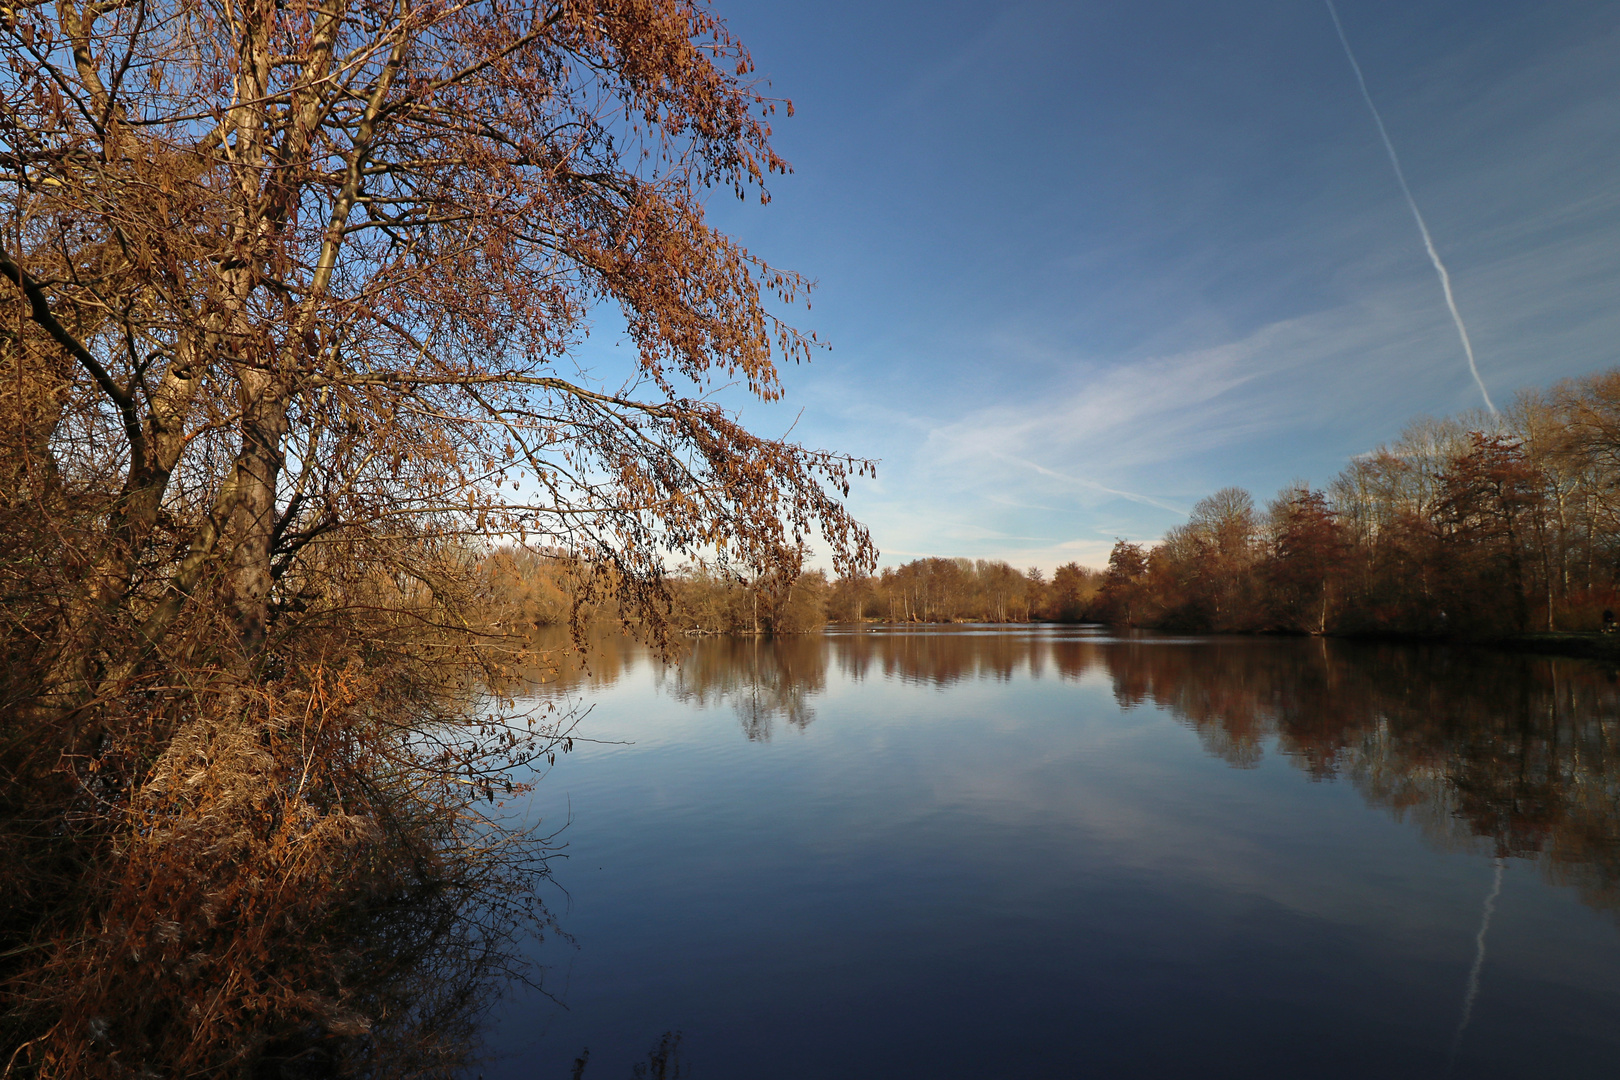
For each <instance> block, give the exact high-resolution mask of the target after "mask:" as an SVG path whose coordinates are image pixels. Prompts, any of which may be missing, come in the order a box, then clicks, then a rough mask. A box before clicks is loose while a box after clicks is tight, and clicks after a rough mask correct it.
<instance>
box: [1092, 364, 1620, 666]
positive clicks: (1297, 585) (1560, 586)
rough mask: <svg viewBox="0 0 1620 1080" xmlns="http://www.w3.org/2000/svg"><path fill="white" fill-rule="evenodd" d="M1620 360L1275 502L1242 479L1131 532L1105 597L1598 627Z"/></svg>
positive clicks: (1228, 611) (1335, 628) (1611, 511)
mask: <svg viewBox="0 0 1620 1080" xmlns="http://www.w3.org/2000/svg"><path fill="white" fill-rule="evenodd" d="M1617 581H1620V370H1617V371H1610V372H1607V373H1604V374H1600V375H1594V376H1590V377H1588V378H1585V379H1580V380H1576V381H1570V382H1565V383H1561V384H1559V385H1557V386H1555V387H1553V388H1552V389H1551V390H1547V391H1533V392H1527V393H1524V394H1521V395H1520V397H1519V399H1518V400H1517V401H1516V402H1515V403H1514V405H1513V407H1512V408H1510V409H1508V410H1506V411H1504V412H1503V413H1502V414H1501V415H1500V416H1485V415H1481V414H1472V415H1468V416H1464V417H1461V418H1453V419H1444V420H1433V419H1424V420H1419V421H1417V422H1415V423H1413V424H1412V425H1410V426H1409V427H1408V428H1407V429H1406V431H1405V432H1404V433H1403V434H1402V435H1401V437H1400V438H1399V439H1397V440H1396V441H1395V442H1394V443H1393V444H1392V445H1388V446H1381V447H1379V448H1378V449H1377V450H1375V451H1374V452H1372V453H1370V454H1365V455H1362V456H1359V457H1357V458H1356V459H1354V460H1353V461H1351V462H1350V463H1349V465H1347V466H1346V467H1345V469H1344V471H1343V472H1341V473H1340V474H1339V476H1338V477H1337V478H1336V479H1335V480H1334V481H1333V482H1332V483H1331V484H1330V485H1328V487H1327V489H1326V490H1325V491H1313V490H1311V489H1310V488H1308V487H1306V486H1304V485H1298V486H1295V487H1291V488H1289V489H1286V490H1284V491H1283V492H1281V493H1280V494H1279V495H1278V496H1277V497H1276V498H1275V499H1273V500H1272V501H1271V502H1270V503H1269V504H1268V505H1267V506H1266V508H1265V509H1264V510H1263V511H1257V510H1256V508H1255V505H1254V501H1253V499H1251V498H1250V496H1249V495H1248V493H1247V492H1245V491H1242V490H1240V489H1238V488H1227V489H1225V490H1222V491H1219V492H1216V493H1215V494H1214V495H1212V496H1210V497H1209V498H1207V499H1205V500H1203V501H1202V502H1200V503H1199V504H1198V505H1197V506H1195V507H1194V508H1193V511H1192V514H1191V517H1190V518H1189V520H1188V521H1187V523H1186V524H1185V525H1182V526H1179V527H1177V528H1175V529H1172V530H1170V532H1169V533H1167V534H1166V535H1165V538H1164V541H1163V542H1162V543H1160V544H1158V545H1156V546H1154V547H1152V548H1151V549H1148V548H1147V547H1145V546H1143V545H1140V544H1130V543H1125V542H1123V541H1121V542H1119V543H1117V544H1116V545H1115V546H1114V550H1113V552H1112V554H1111V555H1110V556H1109V560H1108V569H1107V572H1106V574H1105V575H1104V577H1103V581H1102V585H1101V589H1100V590H1099V592H1098V594H1097V597H1096V599H1095V602H1094V604H1093V605H1092V609H1091V612H1090V613H1091V614H1093V615H1094V616H1095V617H1097V618H1098V619H1100V620H1102V621H1106V622H1113V623H1117V624H1127V625H1138V626H1152V627H1158V628H1162V629H1171V630H1187V631H1241V630H1288V631H1310V632H1327V633H1415V634H1438V635H1463V636H1467V635H1495V634H1503V633H1517V632H1524V631H1530V630H1594V629H1598V628H1599V627H1600V626H1601V625H1602V623H1603V613H1604V611H1605V610H1608V609H1613V608H1614V607H1616V606H1620V594H1617V590H1616V586H1617Z"/></svg>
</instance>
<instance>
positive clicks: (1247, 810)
mask: <svg viewBox="0 0 1620 1080" xmlns="http://www.w3.org/2000/svg"><path fill="white" fill-rule="evenodd" d="M562 685H564V686H566V687H567V689H566V690H564V691H558V692H559V693H562V694H564V695H565V696H566V697H567V698H569V699H571V700H573V701H576V702H580V703H583V704H585V705H589V706H590V707H591V709H592V711H591V712H590V714H589V716H588V717H587V718H586V719H585V720H584V722H583V724H582V727H581V729H580V730H581V733H582V734H584V735H586V736H588V737H590V738H593V739H598V740H602V741H601V742H597V743H584V742H582V743H578V744H577V748H576V750H575V752H574V753H572V754H569V755H566V756H564V757H560V758H559V759H558V761H557V764H556V766H555V768H553V769H551V770H550V771H549V773H548V774H547V775H546V776H545V778H544V779H543V780H542V781H541V783H540V786H539V789H538V790H537V791H536V793H535V795H534V797H533V800H532V803H531V804H530V805H529V806H528V807H526V810H527V812H528V813H530V814H532V815H535V816H538V817H540V818H542V819H543V820H544V822H545V823H546V824H547V825H548V826H549V825H552V824H557V825H561V824H563V823H564V822H566V823H567V825H566V828H565V830H564V831H563V833H562V837H561V838H562V840H564V841H565V842H566V844H567V849H566V854H567V856H568V857H567V858H566V859H565V860H560V861H559V862H557V863H556V864H555V866H554V870H555V876H556V884H557V886H558V887H557V888H556V889H554V890H553V891H552V892H551V894H550V896H549V905H550V906H551V908H552V909H553V910H554V912H555V913H556V915H557V918H558V921H559V923H560V925H561V927H562V928H563V929H564V930H565V931H567V932H568V934H570V935H571V936H572V939H573V940H572V941H571V942H569V941H564V940H561V939H560V938H554V939H552V940H548V941H547V942H545V943H543V944H540V945H537V946H535V947H534V949H533V952H534V954H535V955H536V957H537V958H538V959H539V960H540V961H541V962H542V963H543V964H545V965H547V971H546V976H545V987H546V990H547V991H549V992H550V994H552V995H554V996H555V998H556V1000H555V1001H554V1000H552V999H551V998H548V997H546V996H543V995H540V994H536V993H530V992H523V993H517V994H513V995H511V996H509V997H508V998H507V999H506V1000H505V1001H503V1002H502V1004H501V1005H500V1007H499V1008H498V1010H497V1012H496V1014H495V1015H494V1017H493V1018H492V1022H491V1027H490V1033H489V1037H488V1038H489V1049H490V1052H491V1054H492V1055H494V1056H495V1060H493V1061H491V1062H490V1063H489V1064H488V1065H487V1066H486V1067H485V1068H484V1069H483V1070H482V1071H483V1075H484V1076H485V1077H486V1078H488V1080H516V1078H519V1077H523V1078H529V1077H542V1078H544V1077H557V1078H567V1077H569V1076H570V1075H571V1074H572V1071H573V1062H574V1059H575V1058H576V1057H577V1056H578V1055H579V1054H580V1052H581V1050H582V1049H583V1048H585V1047H589V1048H590V1061H589V1065H588V1067H587V1068H586V1070H585V1072H584V1077H585V1080H625V1078H628V1077H629V1076H630V1075H631V1070H632V1067H633V1064H634V1063H635V1062H636V1061H637V1060H641V1061H645V1060H646V1055H647V1051H648V1048H649V1047H651V1046H653V1045H654V1044H656V1043H657V1041H658V1039H659V1037H660V1035H661V1034H662V1033H663V1032H665V1031H671V1030H678V1031H680V1032H682V1033H683V1042H682V1045H681V1060H682V1063H683V1065H684V1067H685V1068H686V1069H688V1070H689V1073H687V1074H686V1075H690V1076H693V1077H697V1078H700V1080H728V1078H744V1077H746V1078H756V1077H761V1078H763V1077H773V1078H789V1077H818V1078H819V1077H899V1076H918V1077H924V1076H926V1077H930V1078H952V1077H964V1078H968V1077H972V1078H991V1077H1068V1076H1077V1077H1078V1076H1096V1077H1158V1076H1165V1077H1176V1076H1199V1077H1218V1076H1232V1077H1240V1076H1241V1077H1408V1076H1410V1077H1444V1076H1447V1075H1451V1076H1455V1077H1487V1076H1488V1077H1542V1076H1545V1077H1561V1078H1562V1077H1604V1078H1612V1077H1615V1076H1620V919H1617V911H1620V757H1617V756H1620V685H1617V682H1616V678H1615V675H1614V673H1613V672H1612V671H1608V670H1606V669H1604V668H1602V667H1599V666H1595V665H1591V664H1587V663H1584V662H1576V661H1552V660H1547V659H1540V658H1530V657H1518V656H1509V655H1503V654H1498V653H1492V652H1483V651H1478V652H1476V651H1468V650H1447V649H1434V648H1420V647H1412V646H1399V647H1397V646H1367V645H1353V644H1348V643H1342V642H1322V641H1313V640H1253V639H1185V638H1182V639H1175V638H1146V637H1137V638H1128V639H1121V638H1115V637H1109V636H1106V635H1104V634H1103V633H1102V632H1101V631H1096V630H1089V629H1085V628H1055V627H1027V628H1015V629H1010V630H1009V629H989V628H939V629H931V630H922V631H877V632H871V631H854V632H848V633H829V634H828V635H827V636H825V637H817V638H804V639H790V640H782V641H768V640H767V641H752V640H746V641H745V640H710V641H703V642H699V643H698V644H696V645H695V646H693V647H692V649H691V650H690V651H689V652H688V653H687V654H686V655H685V656H684V657H683V659H682V660H681V662H680V663H679V664H678V665H676V666H675V667H672V668H665V667H663V666H662V665H660V664H658V663H656V662H655V661H653V660H652V659H651V658H650V657H648V656H647V655H646V654H645V653H642V652H639V651H636V650H635V649H634V648H633V647H630V646H627V645H617V646H613V647H612V648H608V649H607V650H606V651H605V652H603V653H601V654H600V655H598V656H597V657H596V659H595V660H593V662H592V670H591V672H590V674H589V675H588V676H587V675H582V674H576V675H575V676H573V677H571V678H565V679H564V680H563V683H562Z"/></svg>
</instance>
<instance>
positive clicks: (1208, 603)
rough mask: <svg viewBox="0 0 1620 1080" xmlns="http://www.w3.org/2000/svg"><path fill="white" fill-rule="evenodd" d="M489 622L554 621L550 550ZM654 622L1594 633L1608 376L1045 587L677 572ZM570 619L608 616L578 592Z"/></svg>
mask: <svg viewBox="0 0 1620 1080" xmlns="http://www.w3.org/2000/svg"><path fill="white" fill-rule="evenodd" d="M488 566H489V567H490V573H491V582H492V584H494V586H495V588H494V590H493V592H494V595H495V597H496V598H497V603H496V607H497V608H498V609H499V611H500V612H502V613H503V614H502V615H500V616H498V617H499V618H504V619H510V620H514V621H516V622H518V623H526V624H531V625H560V624H564V623H567V622H568V621H569V618H570V612H571V611H572V610H574V604H575V599H576V598H577V597H580V596H582V595H585V594H582V593H581V592H580V591H579V590H580V589H581V588H582V586H581V584H580V583H581V582H582V581H585V580H586V576H585V575H582V574H581V572H580V568H579V567H578V566H577V565H575V564H573V563H571V562H570V561H569V560H567V559H565V558H562V557H560V556H546V555H536V554H534V553H532V552H525V551H515V552H514V551H501V552H497V553H496V554H494V555H492V556H490V558H489V560H488ZM667 585H668V592H669V597H670V603H671V604H672V610H671V618H670V626H671V627H672V628H674V629H675V630H677V631H684V632H687V633H784V632H801V631H807V630H815V629H817V628H819V627H820V626H822V625H824V624H825V623H826V622H829V621H832V622H859V621H882V622H897V623H901V622H992V623H996V622H1026V621H1053V622H1082V621H1096V622H1107V623H1113V624H1116V625H1128V626H1143V627H1153V628H1158V629H1164V630H1175V631H1186V632H1239V631H1284V632H1303V633H1351V634H1354V633H1374V634H1377V633H1403V634H1428V635H1448V636H1470V635H1474V636H1478V635H1497V634H1504V633H1517V632H1524V631H1531V630H1595V629H1598V628H1599V627H1600V626H1601V625H1602V623H1603V613H1604V611H1605V610H1613V609H1616V608H1620V370H1616V371H1610V372H1607V373H1604V374H1600V375H1594V376H1591V377H1588V378H1585V379H1581V380H1577V381H1571V382H1565V383H1561V384H1559V385H1557V386H1555V387H1553V388H1552V389H1550V390H1546V391H1532V392H1527V393H1524V394H1521V395H1520V397H1519V399H1518V400H1517V401H1516V402H1515V403H1514V405H1513V406H1512V407H1511V408H1509V409H1507V410H1505V411H1504V412H1503V413H1502V414H1501V415H1499V416H1490V415H1485V414H1481V413H1474V414H1467V415H1464V416H1461V417H1455V418H1450V419H1441V420H1435V419H1427V418H1426V419H1422V420H1418V421H1416V422H1414V423H1413V424H1411V425H1410V426H1409V427H1408V428H1407V429H1406V431H1405V432H1404V433H1403V434H1402V435H1401V437H1400V438H1399V439H1397V440H1396V441H1395V442H1394V443H1392V444H1390V445H1387V446H1380V447H1379V448H1378V449H1376V450H1374V451H1373V452H1372V453H1369V454H1364V455H1361V456H1358V457H1357V458H1355V459H1354V460H1352V461H1351V462H1350V463H1349V464H1348V465H1347V466H1346V467H1345V469H1344V471H1343V472H1341V473H1340V474H1339V476H1338V477H1337V478H1336V479H1334V480H1333V482H1332V483H1330V484H1329V485H1328V486H1327V487H1326V489H1324V490H1313V489H1311V488H1310V487H1308V486H1306V485H1305V484H1297V485H1294V486H1291V487H1289V488H1286V489H1285V490H1283V491H1282V492H1280V493H1279V494H1278V495H1277V497H1276V498H1274V499H1272V500H1271V501H1270V502H1269V503H1267V504H1266V505H1265V506H1264V507H1263V508H1261V507H1257V506H1256V504H1255V501H1254V499H1253V498H1252V497H1251V496H1250V495H1249V493H1248V492H1246V491H1243V490H1242V489H1240V488H1226V489H1223V490H1221V491H1218V492H1216V493H1215V494H1214V495H1211V496H1210V497H1209V498H1207V499H1204V500H1203V501H1201V502H1199V503H1198V504H1197V505H1196V506H1195V507H1193V510H1192V513H1191V515H1190V516H1189V518H1188V520H1187V522H1186V523H1185V524H1183V525H1180V526H1178V527H1176V528H1174V529H1171V530H1170V531H1169V532H1168V533H1167V534H1165V537H1164V540H1163V541H1162V542H1161V543H1158V544H1154V545H1148V544H1136V543H1128V542H1126V541H1123V540H1122V541H1120V542H1118V543H1117V544H1115V545H1114V549H1113V551H1112V553H1111V554H1110V556H1109V559H1108V567H1107V569H1106V570H1102V571H1099V570H1092V569H1089V568H1087V567H1083V566H1080V565H1078V564H1076V563H1069V564H1067V565H1064V566H1061V567H1059V568H1058V569H1057V570H1056V572H1054V573H1053V574H1052V576H1051V577H1050V578H1048V577H1047V576H1046V575H1045V574H1043V573H1042V572H1041V571H1040V570H1022V571H1021V570H1018V569H1016V568H1014V567H1012V566H1009V565H1008V564H1007V563H1005V562H999V561H989V560H984V559H980V560H970V559H940V558H929V559H918V560H916V561H914V562H910V563H906V564H905V565H903V566H899V567H892V568H889V569H886V570H884V571H882V573H881V574H877V575H872V576H864V577H855V578H843V579H839V580H836V581H828V579H827V577H826V576H825V575H824V574H822V573H821V572H820V571H811V572H807V573H805V574H803V575H801V576H799V577H798V578H797V579H795V580H793V581H791V582H784V581H782V580H779V579H776V578H772V577H769V576H767V577H765V578H761V579H757V580H752V581H750V580H746V579H744V578H742V577H739V576H737V575H727V574H722V573H718V572H715V571H712V570H708V569H702V568H691V567H688V568H684V569H682V570H679V571H677V572H675V573H674V574H672V575H671V576H670V578H669V579H668V582H667ZM588 591H589V595H585V599H584V601H583V602H582V603H581V605H580V611H581V612H582V617H583V619H584V621H587V622H589V621H603V620H606V619H616V618H617V611H616V609H614V608H611V607H602V606H600V605H598V604H597V603H596V602H595V601H594V600H592V599H591V598H590V597H591V596H593V595H595V594H597V593H600V594H601V595H608V594H609V593H610V591H611V590H605V589H601V588H596V589H594V590H588Z"/></svg>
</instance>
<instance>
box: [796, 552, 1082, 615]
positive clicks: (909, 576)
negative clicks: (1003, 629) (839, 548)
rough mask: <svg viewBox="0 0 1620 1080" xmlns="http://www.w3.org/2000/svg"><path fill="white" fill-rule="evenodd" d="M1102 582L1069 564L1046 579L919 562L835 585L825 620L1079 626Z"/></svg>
mask: <svg viewBox="0 0 1620 1080" xmlns="http://www.w3.org/2000/svg"><path fill="white" fill-rule="evenodd" d="M1101 580H1102V575H1101V574H1100V573H1098V572H1097V571H1094V570H1091V569H1088V568H1086V567H1083V566H1080V565H1079V564H1078V563H1066V564H1064V565H1063V566H1060V567H1058V569H1057V571H1056V573H1054V574H1053V575H1052V577H1051V579H1050V580H1048V579H1047V577H1046V575H1045V574H1044V573H1043V572H1042V571H1040V570H1038V569H1030V570H1023V571H1021V570H1017V569H1015V568H1014V567H1012V566H1009V565H1008V564H1007V563H1005V562H1000V561H997V560H989V559H978V560H973V559H917V560H914V561H912V562H909V563H905V564H903V565H901V566H898V567H889V568H887V569H885V570H884V571H883V572H882V573H881V574H877V575H858V576H856V575H852V576H846V577H843V578H840V579H838V580H837V581H836V582H834V583H833V586H832V590H831V593H830V595H829V598H828V616H829V617H830V618H831V619H833V620H835V621H838V622H862V621H866V620H879V621H883V622H989V623H1010V622H1029V621H1031V620H1050V621H1058V622H1078V621H1080V620H1081V619H1083V618H1085V617H1086V614H1087V612H1088V610H1089V608H1090V607H1091V606H1092V604H1093V601H1094V598H1095V596H1096V593H1097V589H1098V588H1099V586H1100V584H1101Z"/></svg>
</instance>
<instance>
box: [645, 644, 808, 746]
mask: <svg viewBox="0 0 1620 1080" xmlns="http://www.w3.org/2000/svg"><path fill="white" fill-rule="evenodd" d="M826 688H827V652H826V649H825V648H824V647H823V645H822V639H821V638H819V637H806V636H799V635H792V636H787V637H771V638H760V637H746V638H734V637H721V638H706V639H704V640H701V641H698V642H696V643H694V644H693V645H692V646H691V647H689V648H688V649H687V650H685V652H684V653H683V654H682V655H681V657H680V659H679V660H678V661H677V663H676V665H675V668H674V673H673V680H672V682H671V684H670V692H671V693H672V694H673V696H674V697H675V698H677V699H678V700H681V701H686V702H689V703H691V704H694V705H697V706H699V707H701V708H713V707H714V706H717V705H720V704H722V703H723V704H727V705H730V706H731V708H733V709H734V710H736V713H737V719H738V720H739V721H740V722H741V723H742V729H743V734H745V735H747V736H748V738H749V739H750V740H752V741H755V742H764V741H767V740H769V739H770V737H771V734H772V730H773V728H774V726H775V723H776V721H777V720H778V719H780V720H784V721H786V722H787V723H788V724H790V725H792V726H793V727H795V728H798V729H799V730H801V731H802V730H804V729H805V728H806V727H808V726H809V725H810V722H811V721H812V720H814V719H815V718H816V714H815V710H814V709H813V708H812V707H811V705H810V699H811V697H813V696H814V695H816V694H818V693H821V692H822V691H824V690H825V689H826Z"/></svg>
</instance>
